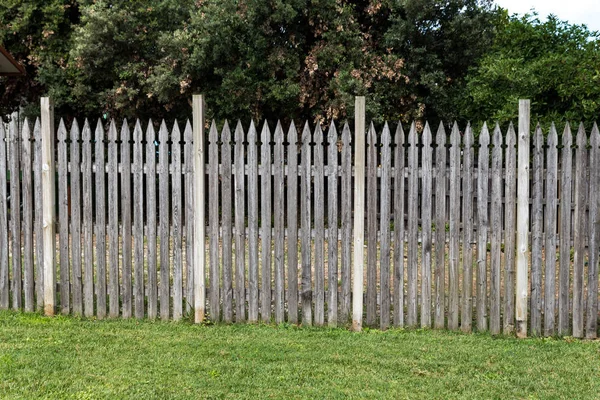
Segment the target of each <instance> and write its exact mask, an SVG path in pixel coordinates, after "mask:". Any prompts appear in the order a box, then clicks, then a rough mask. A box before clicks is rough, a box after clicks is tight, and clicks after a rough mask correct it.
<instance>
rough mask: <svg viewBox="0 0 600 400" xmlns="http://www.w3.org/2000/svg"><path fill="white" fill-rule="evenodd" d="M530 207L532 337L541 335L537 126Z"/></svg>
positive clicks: (540, 173)
mask: <svg viewBox="0 0 600 400" xmlns="http://www.w3.org/2000/svg"><path fill="white" fill-rule="evenodd" d="M532 168H533V171H532V172H533V173H532V184H533V189H532V193H531V195H532V197H533V202H532V206H531V289H530V290H531V297H530V305H529V310H530V313H531V316H530V332H531V335H532V336H539V335H540V334H541V333H542V251H543V237H542V232H543V223H544V203H543V201H544V180H543V179H544V178H543V169H544V134H543V133H542V128H541V127H540V126H539V125H538V126H537V128H536V130H535V133H534V136H533V166H532Z"/></svg>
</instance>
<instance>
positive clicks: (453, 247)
mask: <svg viewBox="0 0 600 400" xmlns="http://www.w3.org/2000/svg"><path fill="white" fill-rule="evenodd" d="M450 145H451V147H450V199H449V200H450V243H449V246H448V247H449V248H448V255H449V258H450V260H449V264H448V297H449V298H448V329H458V316H459V315H458V309H459V297H458V287H459V276H458V269H459V263H460V252H459V247H458V235H459V232H460V153H461V149H460V133H459V131H458V125H457V124H456V122H455V123H454V126H453V127H452V132H451V134H450ZM467 153H468V152H467Z"/></svg>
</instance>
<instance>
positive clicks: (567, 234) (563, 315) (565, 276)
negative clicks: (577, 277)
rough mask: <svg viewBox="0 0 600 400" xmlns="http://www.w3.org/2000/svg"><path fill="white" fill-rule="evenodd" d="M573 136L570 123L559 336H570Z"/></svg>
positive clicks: (563, 185) (565, 145)
mask: <svg viewBox="0 0 600 400" xmlns="http://www.w3.org/2000/svg"><path fill="white" fill-rule="evenodd" d="M572 146H573V135H572V133H571V126H570V125H569V123H567V124H566V125H565V130H564V131H563V135H562V150H561V152H562V154H561V179H560V181H561V182H560V206H559V212H560V228H559V229H560V233H559V240H560V250H559V251H560V253H559V254H560V265H559V269H560V271H559V278H558V279H559V282H558V334H559V335H568V334H569V330H570V329H569V286H570V282H569V281H570V277H569V274H570V269H571V268H570V267H571V257H570V253H571V205H572V197H571V196H572V189H571V184H572V181H571V179H572V173H573V149H572Z"/></svg>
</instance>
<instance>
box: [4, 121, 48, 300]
mask: <svg viewBox="0 0 600 400" xmlns="http://www.w3.org/2000/svg"><path fill="white" fill-rule="evenodd" d="M6 161H7V160H6V131H5V129H4V123H2V122H0V171H6V170H7V165H6V164H7V162H6ZM6 175H7V174H6V173H1V174H0V309H2V310H7V309H8V305H9V298H10V296H9V273H8V271H9V266H8V204H7V203H8V201H7V198H6V197H7V196H6V194H7V193H6V192H7V190H6ZM36 183H37V184H38V186H39V181H37V182H36ZM37 218H38V219H39V214H38V217H37ZM39 263H40V260H39V259H38V264H39ZM38 278H39V276H38ZM38 296H39V293H38ZM42 299H43V296H42ZM39 300H40V299H39V297H38V303H39Z"/></svg>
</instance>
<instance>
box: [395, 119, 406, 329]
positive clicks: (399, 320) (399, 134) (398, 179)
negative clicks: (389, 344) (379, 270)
mask: <svg viewBox="0 0 600 400" xmlns="http://www.w3.org/2000/svg"><path fill="white" fill-rule="evenodd" d="M394 144H395V145H396V147H395V149H394V283H393V285H394V290H393V296H394V311H393V312H394V326H395V327H403V326H404V239H405V235H404V203H405V202H404V190H405V189H404V187H405V183H404V182H405V180H404V161H405V154H406V149H405V147H404V130H403V129H402V123H398V126H397V128H396V133H395V135H394Z"/></svg>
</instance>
